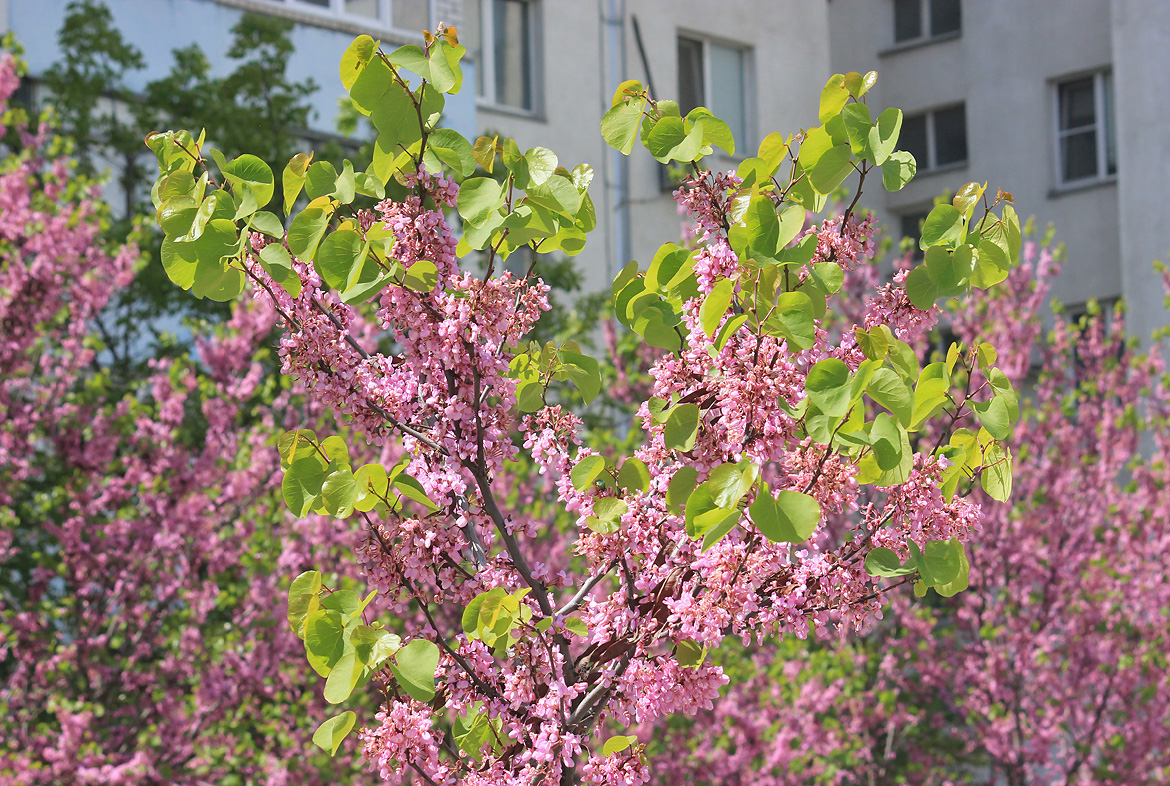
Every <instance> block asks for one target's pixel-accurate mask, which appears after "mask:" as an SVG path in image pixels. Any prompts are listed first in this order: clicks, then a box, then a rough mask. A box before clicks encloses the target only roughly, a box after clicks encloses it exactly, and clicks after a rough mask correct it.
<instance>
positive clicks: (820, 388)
mask: <svg viewBox="0 0 1170 786" xmlns="http://www.w3.org/2000/svg"><path fill="white" fill-rule="evenodd" d="M804 389H805V392H806V393H807V394H808V397H809V398H810V399H812V402H813V403H814V404H816V406H817V409H819V410H820V411H821V412H824V413H825V414H826V415H828V416H830V417H834V418H839V417H844V416H845V413H847V412H848V411H849V401H850V397H851V396H850V386H849V367H848V366H846V365H845V363H844V362H843V361H842V360H840V359H838V358H825V359H824V360H821V361H819V362H818V363H817V364H816V365H815V366H813V367H812V368H811V369H809V372H808V376H807V378H806V379H805V388H804Z"/></svg>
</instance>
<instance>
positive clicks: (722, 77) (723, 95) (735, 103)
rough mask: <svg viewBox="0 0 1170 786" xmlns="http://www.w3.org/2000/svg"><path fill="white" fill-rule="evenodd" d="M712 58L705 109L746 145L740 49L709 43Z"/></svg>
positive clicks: (745, 118)
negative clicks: (724, 122) (720, 119)
mask: <svg viewBox="0 0 1170 786" xmlns="http://www.w3.org/2000/svg"><path fill="white" fill-rule="evenodd" d="M707 53H708V56H709V57H710V59H711V63H710V65H711V69H710V70H711V86H710V91H709V98H708V99H707V108H708V109H710V110H711V111H712V112H713V113H714V114H715V116H716V117H719V118H722V119H723V120H726V121H727V125H728V126H729V127H730V128H731V133H732V136H734V137H735V141H736V142H738V143H741V144H746V142H747V116H746V112H745V109H744V67H743V58H744V54H743V52H742V51H741V50H739V49H733V48H732V47H729V46H721V45H720V44H714V43H708V44H707Z"/></svg>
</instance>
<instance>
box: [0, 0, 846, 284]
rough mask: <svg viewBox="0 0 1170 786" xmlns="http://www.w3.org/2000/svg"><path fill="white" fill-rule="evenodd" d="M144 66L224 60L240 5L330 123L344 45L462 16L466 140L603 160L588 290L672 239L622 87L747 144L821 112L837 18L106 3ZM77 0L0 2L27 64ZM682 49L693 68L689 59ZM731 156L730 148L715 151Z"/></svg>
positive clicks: (786, 10)
mask: <svg viewBox="0 0 1170 786" xmlns="http://www.w3.org/2000/svg"><path fill="white" fill-rule="evenodd" d="M105 2H106V4H107V5H108V6H109V7H110V9H111V11H112V13H113V16H114V21H115V24H116V25H117V26H118V28H119V29H120V30H121V31H122V33H123V35H124V36H125V37H126V38H127V40H129V41H131V42H132V43H133V44H134V45H135V46H137V47H139V48H140V49H141V50H142V52H143V55H144V58H145V60H146V62H147V64H148V68H147V69H146V70H144V71H141V72H135V73H134V74H132V75H131V81H130V83H129V84H128V87H130V88H131V89H136V88H141V87H142V86H144V85H145V84H146V83H147V82H149V81H151V80H154V79H157V78H159V77H161V76H163V75H164V74H165V73H166V72H167V70H168V69H169V68H170V66H171V54H170V53H171V50H173V49H175V48H178V47H182V46H187V45H189V44H191V43H192V42H197V43H199V45H200V46H201V47H202V48H203V49H204V51H205V52H206V54H207V55H208V57H209V59H210V60H211V62H212V63H213V64H217V65H218V64H221V63H224V62H225V52H226V49H227V46H228V43H229V41H230V39H231V36H230V33H229V31H230V29H231V27H232V26H233V25H234V24H235V22H236V21H237V20H238V19H239V17H240V15H241V14H242V13H244V12H245V11H254V12H261V13H267V14H272V15H277V16H282V17H285V18H289V19H292V20H293V21H294V22H296V27H295V29H294V32H293V43H294V45H295V47H296V51H295V54H294V56H293V57H292V59H291V60H290V62H289V64H288V74H289V78H290V79H292V80H303V79H305V78H306V77H312V78H313V79H314V80H315V81H316V83H317V84H318V85H319V86H320V87H319V89H318V91H317V92H316V94H314V96H313V97H312V99H311V100H312V104H313V109H314V119H313V120H312V123H313V128H312V129H310V130H312V131H315V132H326V133H328V132H332V131H334V129H335V118H336V115H337V98H338V97H339V96H341V95H343V90H342V86H341V84H340V81H339V78H338V75H337V63H338V60H339V59H340V57H341V53H342V52H343V51H344V49H345V47H346V46H348V44H349V42H350V41H351V40H352V39H353V37H354V36H355V35H358V34H361V33H367V34H369V35H371V36H374V37H375V38H378V39H380V40H381V41H382V42H383V44H384V46H385V47H386V48H393V47H396V46H399V45H401V44H404V43H416V42H417V41H418V39H419V36H420V32H419V31H421V29H422V28H423V27H429V28H433V27H434V25H436V24H437V23H438V22H445V23H446V24H448V25H450V24H454V25H456V26H457V27H458V28H459V30H460V38H461V41H462V42H463V43H464V44H465V45H466V46H467V49H468V60H467V61H465V62H466V63H467V65H466V67H465V75H466V78H467V81H466V84H467V85H468V87H466V88H465V89H464V90H463V91H462V92H461V93H460V94H459V95H457V96H452V97H450V98H449V99H448V101H447V117H446V118H445V120H444V124H445V125H448V126H449V127H452V128H455V129H457V130H459V131H460V132H461V133H463V134H464V135H465V136H469V137H471V138H472V139H474V137H475V136H476V135H478V134H479V133H484V132H493V133H500V134H502V135H505V136H510V137H513V138H514V139H516V141H517V142H518V143H519V145H520V147H521V149H525V148H528V147H531V146H535V145H540V146H544V147H548V148H551V149H553V150H554V151H555V152H556V154H557V155H558V157H559V159H560V161H561V163H563V164H565V165H567V166H569V167H570V168H571V167H572V166H574V165H575V164H578V163H588V164H590V165H592V166H593V168H594V170H595V172H596V177H595V180H594V185H593V188H592V190H591V193H592V195H593V199H594V203H595V205H596V208H597V212H598V219H599V225H598V228H597V230H596V231H595V232H594V233H593V236H592V237H591V238H590V241H589V243H588V244H587V246H586V249H585V251H584V252H583V253H582V254H581V256H580V257H578V260H579V264H580V266H581V268H582V270H583V271H584V272H585V276H586V289H587V290H589V291H592V290H598V289H603V288H605V287H607V286H608V284H609V281H610V280H612V277H613V275H614V274H615V273H616V272H617V271H618V270H620V269H621V267H622V266H624V264H625V263H626V262H627V261H629V260H630V259H639V260H640V261H641V262H642V263H643V264H644V265H645V264H646V263H648V262H649V259H650V258H651V257H652V256H653V253H654V251H655V250H656V249H657V247H658V245H660V244H661V243H662V242H664V241H666V240H673V239H677V237H678V235H679V230H680V218H679V216H678V213H677V210H676V209H675V206H674V203H673V200H672V199H671V196H670V184H669V182H668V181H667V180H666V179H665V178H664V176H663V167H661V166H660V165H659V164H658V163H657V162H655V161H654V160H653V159H652V158H651V157H650V156H649V155H648V154H647V153H646V152H645V151H644V150H642V149H640V148H639V149H637V150H635V153H634V155H633V156H631V157H629V158H628V159H627V158H626V157H624V156H621V155H620V154H617V153H615V152H614V151H612V150H611V149H610V148H609V147H608V146H607V145H606V144H605V142H604V141H603V139H602V138H601V134H600V123H601V117H602V115H603V114H604V112H605V111H606V109H608V108H609V102H610V97H611V96H612V94H613V91H614V89H615V87H616V86H617V85H618V84H620V83H621V82H622V81H623V80H625V79H629V78H636V79H640V80H642V81H643V82H644V83H649V84H652V85H653V88H654V91H655V93H656V94H657V95H658V96H660V97H669V98H674V97H676V96H679V95H680V92H685V93H686V94H687V96H688V97H689V98H690V100H691V101H692V102H694V103H696V104H702V105H706V106H709V107H711V108H712V109H713V110H714V111H715V112H716V113H717V114H720V115H721V116H725V117H727V118H728V119H729V120H730V121H731V123H732V125H733V127H735V128H736V129H737V131H739V132H740V136H742V138H741V139H739V140H737V142H738V145H739V149H740V150H744V151H747V153H748V155H751V154H752V153H754V151H755V146H756V145H758V143H759V140H760V139H761V138H762V137H763V136H764V135H765V134H766V133H767V132H769V131H772V130H783V131H785V132H791V131H795V130H796V129H797V128H798V127H799V126H800V125H802V124H803V125H808V124H809V123H811V122H813V120H815V112H816V106H817V103H816V102H817V96H818V95H819V90H820V86H821V85H822V84H823V83H824V78H825V75H826V74H827V73H828V64H829V51H828V46H829V37H828V29H827V15H826V13H825V7H824V5H823V3H822V2H820V1H819V0H817V1H816V2H809V0H769V2H767V3H761V2H759V0H727V2H724V3H722V4H720V5H716V4H712V3H705V2H699V0H677V2H669V3H668V2H662V1H661V0H105ZM67 5H68V0H0V30H6V29H11V30H13V31H15V33H16V34H17V36H18V37H19V38H20V40H21V41H22V43H23V44H24V46H25V47H26V50H27V55H26V56H27V58H28V61H29V71H30V74H32V75H33V76H34V77H35V76H37V75H39V74H41V73H43V72H44V71H45V69H47V68H48V67H49V65H50V64H52V63H53V62H54V61H56V60H57V59H58V58H59V57H60V55H61V53H60V51H59V49H58V47H57V43H56V33H57V30H58V29H59V28H60V26H61V23H62V21H63V19H64V16H65V12H66V7H67ZM680 58H681V62H682V63H683V68H681V69H680ZM712 165H713V166H718V167H720V168H724V169H729V168H732V167H734V166H735V159H733V158H730V157H727V156H716V157H715V159H714V160H713V161H712Z"/></svg>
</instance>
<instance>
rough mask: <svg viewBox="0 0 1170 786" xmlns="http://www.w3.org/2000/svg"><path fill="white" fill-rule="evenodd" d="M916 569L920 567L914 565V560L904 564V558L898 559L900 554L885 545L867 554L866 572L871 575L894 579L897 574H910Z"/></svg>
mask: <svg viewBox="0 0 1170 786" xmlns="http://www.w3.org/2000/svg"><path fill="white" fill-rule="evenodd" d="M916 570H918V568H916V567H915V566H914V561H913V560H910V561H909V562H907V563H906V564H905V565H903V564H902V560H900V559H898V554H897V553H896V552H895V551H894V550H893V549H887V548H886V547H884V546H878V547H877V548H875V549H873V550H872V551H870V552H869V553H868V554H866V555H865V572H866V573H868V574H869V575H871V576H878V577H880V578H885V579H892V578H895V577H897V576H909V575H910V574H912V573H914V572H915V571H916Z"/></svg>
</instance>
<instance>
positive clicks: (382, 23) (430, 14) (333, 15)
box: [267, 0, 435, 38]
mask: <svg viewBox="0 0 1170 786" xmlns="http://www.w3.org/2000/svg"><path fill="white" fill-rule="evenodd" d="M267 2H269V3H271V4H273V5H277V6H283V7H284V8H287V9H289V10H291V11H299V12H301V13H305V14H315V15H317V16H320V17H323V18H325V19H340V20H342V21H345V22H349V23H351V24H354V25H361V26H363V27H367V28H371V29H377V30H393V31H395V32H398V33H404V34H408V35H411V36H413V37H415V38H417V37H419V35H420V33H421V32H422V31H420V30H412V29H409V28H403V27H398V26H397V25H395V24H394V19H393V17H392V14H393V4H392V2H391V0H377V4H378V18H377V19H371V18H370V17H368V16H362V15H361V14H350V13H347V12H346V10H345V0H329V5H328V6H327V7H326V6H321V5H318V4H316V3H312V2H309V0H267ZM418 2H425V3H426V4H427V20H428V21H427V27H428V28H429V27H431V26H433V25H434V23H435V18H434V17H435V4H434V0H418Z"/></svg>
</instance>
